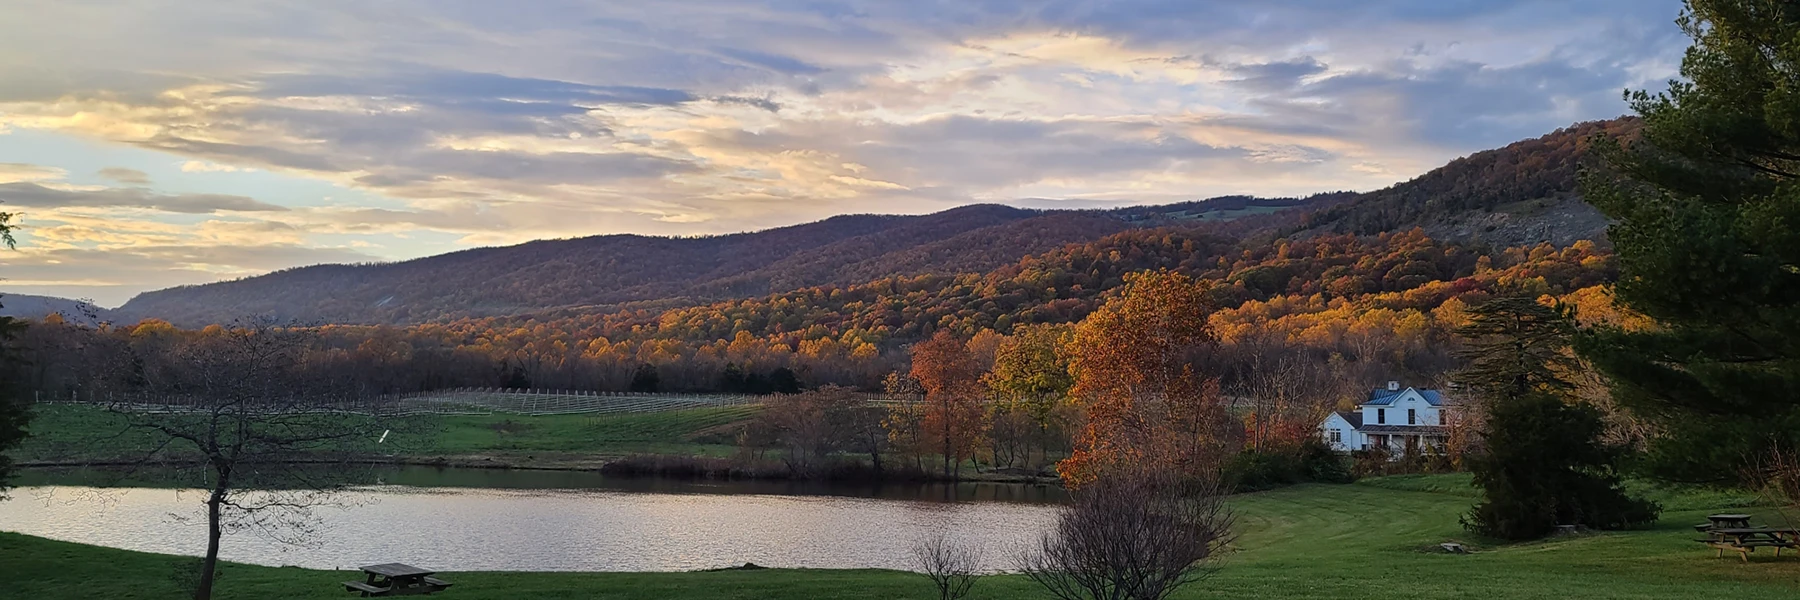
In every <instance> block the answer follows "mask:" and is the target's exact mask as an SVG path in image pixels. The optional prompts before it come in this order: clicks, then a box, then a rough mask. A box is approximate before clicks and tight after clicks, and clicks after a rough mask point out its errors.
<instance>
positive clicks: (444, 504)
mask: <svg viewBox="0 0 1800 600" xmlns="http://www.w3.org/2000/svg"><path fill="white" fill-rule="evenodd" d="M378 483H379V485H374V486H370V487H367V488H362V489H360V490H359V491H357V492H356V494H357V495H358V496H359V497H358V498H357V500H360V501H362V503H361V505H360V506H356V507H354V508H349V509H344V510H338V509H323V510H321V511H319V512H318V515H317V516H318V519H319V522H320V528H319V532H318V535H317V536H315V537H314V538H313V540H314V543H313V544H311V545H308V546H290V545H284V544H279V543H276V542H274V541H271V540H268V539H265V538H264V537H261V536H258V535H255V534H254V533H252V532H238V533H234V534H231V535H230V536H229V537H228V538H227V540H226V542H225V544H224V550H223V554H224V556H225V557H226V558H227V559H229V560H236V561H241V562H250V563H256V564H265V565H298V566H303V567H310V568H334V567H353V566H355V565H360V564H372V563H381V562H404V563H408V564H415V565H419V566H424V567H429V568H433V569H437V570H443V571H456V570H509V571H510V570H518V571H672V570H689V569H701V568H715V567H724V566H731V565H738V564H743V563H744V562H754V563H757V564H759V565H764V566H773V567H806V568H892V569H905V568H909V567H910V557H909V555H908V552H909V547H910V545H911V544H912V543H913V542H914V541H915V540H918V539H921V538H923V537H925V536H928V535H930V534H931V533H932V532H934V531H936V530H937V529H938V528H941V527H946V526H947V527H951V528H953V529H954V530H955V531H957V532H959V533H960V534H961V535H966V536H969V537H970V539H973V540H978V541H980V543H982V544H983V545H985V546H987V547H988V548H989V549H990V552H989V553H988V563H989V564H988V565H987V566H988V567H989V568H991V569H1005V568H1007V567H1008V566H1009V564H1008V561H1007V555H1008V554H1009V552H1008V551H1010V550H1011V549H1013V548H1015V547H1017V546H1019V545H1022V544H1025V543H1028V542H1030V541H1031V540H1035V539H1036V538H1037V536H1038V535H1039V534H1040V533H1041V532H1042V531H1043V530H1044V529H1045V528H1046V527H1047V526H1048V525H1049V523H1050V521H1051V519H1052V518H1053V516H1054V511H1055V508H1054V506H1052V505H1047V504H1042V503H1041V502H1043V499H1045V498H1054V497H1060V490H1057V491H1056V492H1055V493H1052V492H1050V491H1047V490H1033V489H1031V487H1028V486H1005V485H995V484H987V485H972V484H964V485H956V486H880V487H873V486H870V487H867V488H865V489H862V490H855V489H847V488H846V487H845V486H804V485H791V484H779V483H768V482H763V483H755V484H739V483H735V482H734V483H722V484H719V483H692V482H670V481H657V480H641V479H627V480H614V479H604V478H598V476H592V475H590V474H584V473H554V472H519V471H493V472H484V471H479V470H461V469H444V470H440V469H399V470H395V471H394V472H391V473H389V474H388V475H387V476H385V477H384V479H383V480H382V481H380V482H378ZM1052 489H1053V488H1052ZM13 496H14V498H13V500H11V501H8V502H0V529H4V530H8V531H18V532H22V533H27V534H31V535H39V536H44V537H50V538H55V539H62V540H69V541H75V542H81V543H89V544H99V545H105V546H113V547H119V548H128V549H133V550H144V551H152V552H166V553H180V554H192V553H195V552H197V551H198V550H200V549H201V548H203V547H204V544H205V529H204V527H203V526H201V525H198V524H194V523H191V522H190V523H183V522H181V521H180V520H179V519H176V518H173V517H172V516H171V515H180V516H192V515H196V514H198V508H199V502H200V500H201V496H200V495H199V494H196V493H193V492H186V493H179V492H177V491H176V490H173V489H155V488H112V489H99V488H94V487H88V486H81V485H32V486H26V487H22V488H19V489H16V490H15V491H14V494H13ZM96 496H97V497H99V498H104V499H106V500H107V501H97V500H96V499H95V497H96ZM901 498H904V499H901ZM977 498H985V499H990V500H1005V501H985V502H970V501H959V502H949V501H947V500H952V499H955V500H971V499H977Z"/></svg>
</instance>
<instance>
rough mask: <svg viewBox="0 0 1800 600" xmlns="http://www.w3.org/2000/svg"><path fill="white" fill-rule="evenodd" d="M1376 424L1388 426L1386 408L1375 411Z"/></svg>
mask: <svg viewBox="0 0 1800 600" xmlns="http://www.w3.org/2000/svg"><path fill="white" fill-rule="evenodd" d="M1375 424H1376V425H1386V424H1387V409H1385V408H1377V409H1375Z"/></svg>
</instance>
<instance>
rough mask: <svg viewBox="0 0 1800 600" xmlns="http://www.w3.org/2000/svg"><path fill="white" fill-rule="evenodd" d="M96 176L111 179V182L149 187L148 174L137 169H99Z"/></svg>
mask: <svg viewBox="0 0 1800 600" xmlns="http://www.w3.org/2000/svg"><path fill="white" fill-rule="evenodd" d="M97 174H98V175H99V176H100V177H101V178H103V179H111V180H113V181H117V182H119V183H125V184H133V185H149V184H150V174H149V173H145V172H143V171H139V170H137V169H127V168H125V167H106V168H104V169H100V172H99V173H97Z"/></svg>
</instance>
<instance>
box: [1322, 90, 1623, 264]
mask: <svg viewBox="0 0 1800 600" xmlns="http://www.w3.org/2000/svg"><path fill="white" fill-rule="evenodd" d="M1641 126H1642V124H1641V122H1640V121H1639V120H1638V119H1637V118H1635V117H1626V118H1620V119H1613V120H1610V121H1592V122H1587V123H1578V124H1575V125H1573V126H1571V127H1567V128H1564V129H1558V130H1556V131H1555V132H1552V133H1550V134H1549V135H1545V136H1543V137H1540V138H1536V139H1530V140H1525V141H1521V142H1516V143H1513V144H1510V145H1508V146H1506V147H1504V148H1499V149H1496V150H1488V151H1484V152H1477V153H1475V154H1471V155H1469V156H1467V157H1464V158H1459V159H1456V160H1453V161H1450V163H1449V164H1447V165H1444V166H1442V167H1439V168H1437V169H1434V170H1432V171H1431V172H1429V173H1426V174H1424V175H1420V176H1418V177H1416V178H1413V179H1412V180H1411V181H1406V182H1403V183H1400V184H1396V185H1394V186H1392V187H1389V188H1386V189H1382V190H1377V191H1374V192H1369V193H1367V194H1362V195H1361V196H1359V197H1357V198H1355V199H1353V200H1350V201H1347V202H1342V203H1339V204H1337V205H1335V206H1332V207H1331V208H1328V209H1324V210H1320V211H1318V212H1316V213H1314V214H1312V215H1310V217H1309V219H1308V227H1310V228H1312V229H1314V230H1319V231H1330V232H1336V233H1354V234H1359V235H1370V234H1375V233H1381V232H1384V231H1399V230H1405V229H1411V228H1413V227H1419V228H1422V229H1424V230H1425V233H1426V234H1428V235H1430V236H1432V237H1434V238H1439V239H1447V240H1454V241H1460V242H1483V243H1488V244H1492V245H1495V246H1518V245H1528V244H1535V243H1538V242H1545V241H1548V242H1551V243H1553V244H1556V245H1559V246H1562V245H1568V244H1570V243H1573V242H1575V241H1576V240H1582V239H1591V240H1600V239H1603V238H1604V237H1605V235H1606V226H1607V220H1606V217H1605V216H1604V215H1601V214H1600V211H1598V210H1596V209H1594V208H1593V207H1592V206H1589V205H1588V204H1587V203H1585V202H1582V201H1581V199H1580V195H1579V194H1578V192H1577V189H1576V187H1577V182H1576V175H1577V173H1578V171H1579V169H1580V167H1581V165H1582V163H1583V161H1584V160H1587V158H1588V146H1589V143H1590V141H1591V140H1592V139H1593V137H1594V136H1595V135H1596V134H1600V133H1605V134H1608V135H1612V136H1615V137H1622V138H1627V139H1628V138H1631V137H1633V136H1635V135H1637V132H1638V130H1639V129H1640V128H1641Z"/></svg>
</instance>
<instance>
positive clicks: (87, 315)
mask: <svg viewBox="0 0 1800 600" xmlns="http://www.w3.org/2000/svg"><path fill="white" fill-rule="evenodd" d="M52 314H58V315H62V317H63V319H65V320H67V321H69V322H71V323H83V324H89V325H91V324H94V323H97V322H100V321H108V320H111V319H112V311H110V310H107V309H104V308H100V307H98V306H94V305H93V304H92V303H89V302H85V301H82V300H70V299H68V298H57V297H53V296H33V295H30V294H12V293H7V292H0V317H15V318H20V319H32V320H41V319H43V318H44V317H46V316H49V315H52Z"/></svg>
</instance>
